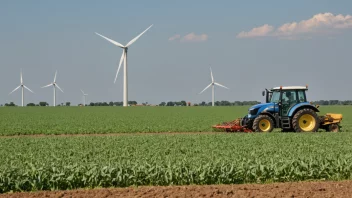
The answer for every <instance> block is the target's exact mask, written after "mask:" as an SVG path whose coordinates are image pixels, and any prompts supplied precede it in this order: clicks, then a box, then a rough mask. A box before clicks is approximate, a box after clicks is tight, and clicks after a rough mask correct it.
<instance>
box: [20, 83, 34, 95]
mask: <svg viewBox="0 0 352 198" xmlns="http://www.w3.org/2000/svg"><path fill="white" fill-rule="evenodd" d="M23 87H24V88H26V89H27V90H28V91H30V92H32V93H34V92H33V91H32V90H30V89H29V88H28V87H26V85H23Z"/></svg>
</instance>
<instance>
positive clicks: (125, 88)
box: [96, 25, 153, 107]
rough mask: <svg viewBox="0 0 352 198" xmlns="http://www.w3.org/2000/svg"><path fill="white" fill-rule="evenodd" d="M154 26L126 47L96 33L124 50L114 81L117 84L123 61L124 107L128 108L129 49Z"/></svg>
mask: <svg viewBox="0 0 352 198" xmlns="http://www.w3.org/2000/svg"><path fill="white" fill-rule="evenodd" d="M152 26H153V25H151V26H149V27H148V28H147V29H146V30H144V31H143V32H142V33H140V34H139V35H138V36H137V37H135V38H134V39H132V40H131V41H130V42H128V43H127V44H126V45H125V46H124V45H122V44H120V43H118V42H116V41H114V40H112V39H109V38H107V37H105V36H103V35H101V34H98V33H96V34H97V35H99V36H101V37H103V38H104V39H106V40H108V41H109V42H111V43H113V44H114V45H116V46H118V47H120V48H122V49H123V51H122V56H121V59H120V63H119V67H118V68H117V72H116V76H115V80H114V83H115V82H116V79H117V75H118V74H119V71H120V67H121V64H122V61H123V62H124V67H123V70H124V74H123V78H124V80H123V106H125V107H126V106H128V104H127V103H128V85H127V51H128V47H129V46H130V45H132V43H134V42H135V41H136V40H137V39H139V37H141V36H142V35H143V34H144V33H145V32H146V31H147V30H149V28H151V27H152Z"/></svg>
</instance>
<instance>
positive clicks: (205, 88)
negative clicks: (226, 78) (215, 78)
mask: <svg viewBox="0 0 352 198" xmlns="http://www.w3.org/2000/svg"><path fill="white" fill-rule="evenodd" d="M211 84H212V83H210V84H209V85H208V86H207V87H206V88H204V89H203V91H201V92H200V93H199V94H201V93H203V92H204V91H205V90H207V89H208V88H209V87H210V86H211Z"/></svg>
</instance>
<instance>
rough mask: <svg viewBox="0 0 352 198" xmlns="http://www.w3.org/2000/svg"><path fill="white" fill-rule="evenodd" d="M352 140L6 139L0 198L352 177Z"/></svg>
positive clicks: (324, 136)
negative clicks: (39, 192) (65, 191)
mask: <svg viewBox="0 0 352 198" xmlns="http://www.w3.org/2000/svg"><path fill="white" fill-rule="evenodd" d="M351 141H352V133H310V134H295V133H271V134H255V133H254V134H226V133H224V134H203V135H201V134H198V135H195V134H192V135H190V134H189V135H187V134H177V135H165V134H163V135H156V134H153V135H128V136H109V137H106V136H94V137H89V136H86V137H38V138H32V137H20V138H13V137H8V138H1V139H0V145H1V150H0V158H1V159H2V163H1V164H0V192H8V191H32V190H54V189H75V188H84V187H87V188H93V187H111V186H115V187H125V186H131V185H187V184H202V185H203V184H240V183H268V182H287V181H301V180H343V179H351V177H352V174H351V173H352V154H351V153H352V147H351V146H350V142H351Z"/></svg>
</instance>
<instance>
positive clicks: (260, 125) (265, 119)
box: [253, 115, 274, 132]
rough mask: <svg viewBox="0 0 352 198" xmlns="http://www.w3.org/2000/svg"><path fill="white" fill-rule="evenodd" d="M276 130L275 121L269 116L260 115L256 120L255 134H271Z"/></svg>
mask: <svg viewBox="0 0 352 198" xmlns="http://www.w3.org/2000/svg"><path fill="white" fill-rule="evenodd" d="M273 129H274V121H273V119H271V117H270V116H268V115H259V116H258V117H257V118H255V119H254V122H253V130H254V131H255V132H271V131H273Z"/></svg>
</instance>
